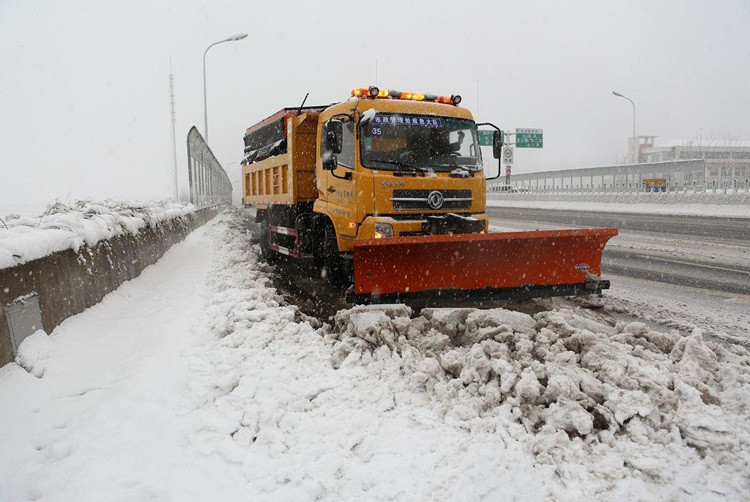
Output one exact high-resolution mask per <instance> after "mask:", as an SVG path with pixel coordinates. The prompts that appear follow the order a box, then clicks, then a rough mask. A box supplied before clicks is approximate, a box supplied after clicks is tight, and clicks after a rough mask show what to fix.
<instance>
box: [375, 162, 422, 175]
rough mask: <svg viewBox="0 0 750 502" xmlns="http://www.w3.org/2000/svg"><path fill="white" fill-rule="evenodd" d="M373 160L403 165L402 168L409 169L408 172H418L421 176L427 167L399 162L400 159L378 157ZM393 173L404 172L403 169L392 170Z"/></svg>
mask: <svg viewBox="0 0 750 502" xmlns="http://www.w3.org/2000/svg"><path fill="white" fill-rule="evenodd" d="M374 162H382V163H383V164H391V165H394V166H398V167H403V168H406V169H409V172H412V173H415V174H416V173H420V174H421V175H422V176H424V175H425V174H427V172H428V171H427V169H426V168H424V167H420V166H413V165H411V164H407V163H405V162H401V161H398V160H380V159H378V160H375V161H374ZM393 174H394V175H399V174H406V173H405V172H404V171H394V172H393Z"/></svg>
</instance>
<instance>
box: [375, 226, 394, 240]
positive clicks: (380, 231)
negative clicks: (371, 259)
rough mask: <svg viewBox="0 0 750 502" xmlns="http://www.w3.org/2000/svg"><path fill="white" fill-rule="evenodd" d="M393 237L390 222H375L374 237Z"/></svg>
mask: <svg viewBox="0 0 750 502" xmlns="http://www.w3.org/2000/svg"><path fill="white" fill-rule="evenodd" d="M386 237H393V226H392V225H391V224H390V223H375V238H376V239H383V238H386Z"/></svg>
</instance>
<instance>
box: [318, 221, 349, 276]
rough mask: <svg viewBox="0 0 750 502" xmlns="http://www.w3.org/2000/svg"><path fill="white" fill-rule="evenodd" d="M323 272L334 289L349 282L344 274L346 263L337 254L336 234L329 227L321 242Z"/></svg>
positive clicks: (329, 226)
mask: <svg viewBox="0 0 750 502" xmlns="http://www.w3.org/2000/svg"><path fill="white" fill-rule="evenodd" d="M323 270H324V271H325V276H326V278H327V279H328V282H329V283H330V284H331V286H333V287H334V288H341V287H344V286H346V285H347V283H348V282H349V280H348V279H349V278H348V275H347V273H346V263H344V258H342V257H341V255H340V254H339V246H338V243H337V242H336V232H335V231H334V230H333V227H332V226H331V225H326V228H325V239H324V241H323Z"/></svg>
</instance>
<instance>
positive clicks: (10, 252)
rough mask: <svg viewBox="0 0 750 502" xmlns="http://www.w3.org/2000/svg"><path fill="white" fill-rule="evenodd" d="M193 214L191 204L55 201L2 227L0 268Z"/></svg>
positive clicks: (12, 216)
mask: <svg viewBox="0 0 750 502" xmlns="http://www.w3.org/2000/svg"><path fill="white" fill-rule="evenodd" d="M193 211H195V206H193V205H192V204H183V203H173V202H169V201H161V202H148V203H138V202H129V201H114V200H105V201H92V200H81V201H77V202H74V203H72V204H70V205H67V204H63V203H60V202H57V203H55V204H53V205H52V206H50V207H49V208H48V209H47V211H45V212H44V213H43V214H41V215H39V216H37V217H22V216H19V215H17V214H10V215H7V216H6V217H5V218H3V222H4V224H3V223H0V269H2V268H8V267H13V266H15V265H20V264H22V263H26V262H28V261H31V260H36V259H38V258H42V257H44V256H47V255H50V254H52V253H55V252H58V251H64V250H66V249H73V250H74V251H78V249H79V248H80V247H81V246H84V245H86V246H89V247H91V246H94V245H95V244H96V243H98V242H99V241H101V240H105V239H109V238H112V237H115V236H118V235H123V234H126V233H130V234H133V235H135V234H137V233H138V231H139V230H140V229H142V228H145V227H147V226H155V225H157V224H158V223H159V222H160V221H164V220H168V219H171V218H176V217H179V216H184V215H186V214H189V213H191V212H193Z"/></svg>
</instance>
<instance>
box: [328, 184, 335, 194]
mask: <svg viewBox="0 0 750 502" xmlns="http://www.w3.org/2000/svg"><path fill="white" fill-rule="evenodd" d="M327 190H328V191H329V192H331V193H333V192H335V191H336V189H335V188H334V187H333V185H328V189H327Z"/></svg>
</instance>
